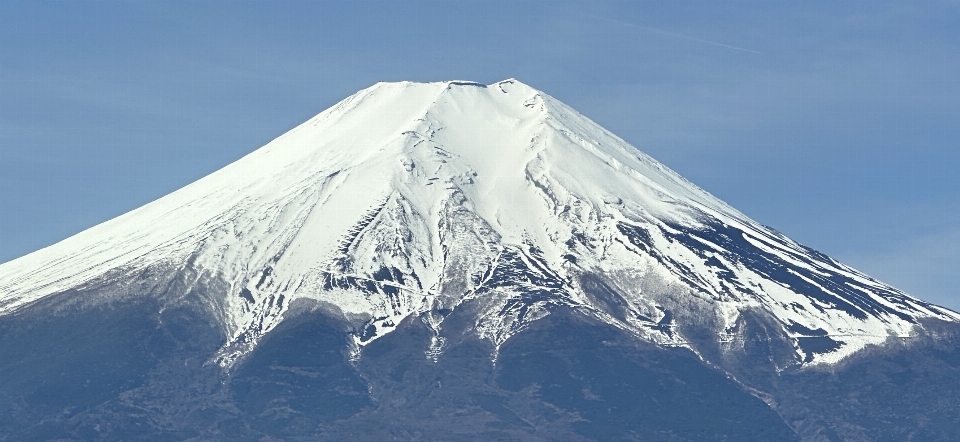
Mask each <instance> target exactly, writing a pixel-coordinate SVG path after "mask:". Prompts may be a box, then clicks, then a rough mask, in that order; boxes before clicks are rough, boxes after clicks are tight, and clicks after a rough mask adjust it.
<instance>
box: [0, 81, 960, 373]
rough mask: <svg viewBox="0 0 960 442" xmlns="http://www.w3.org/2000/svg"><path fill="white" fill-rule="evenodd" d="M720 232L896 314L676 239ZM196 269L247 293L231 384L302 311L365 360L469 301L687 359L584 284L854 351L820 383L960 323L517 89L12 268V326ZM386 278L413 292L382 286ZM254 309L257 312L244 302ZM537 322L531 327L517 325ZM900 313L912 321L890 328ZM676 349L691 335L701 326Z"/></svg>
mask: <svg viewBox="0 0 960 442" xmlns="http://www.w3.org/2000/svg"><path fill="white" fill-rule="evenodd" d="M707 220H709V222H708V221H707ZM624 223H626V224H627V225H631V226H638V227H642V228H643V229H646V230H645V231H648V232H649V234H650V235H651V237H650V243H649V244H648V245H645V246H644V245H638V244H631V243H630V240H629V238H627V237H626V236H625V234H624V233H622V232H621V231H620V230H618V229H619V227H618V226H621V225H623V224H624ZM716 225H723V226H727V227H729V228H730V229H735V230H736V231H739V232H742V233H743V240H744V241H745V242H746V243H748V244H750V245H752V247H754V248H755V249H756V250H757V251H758V252H757V253H762V254H764V256H768V257H772V258H769V259H775V260H779V262H783V263H787V264H788V265H789V267H790V269H791V271H794V273H795V275H796V276H797V277H799V278H801V279H802V280H804V281H806V282H807V283H808V284H809V285H810V286H812V287H817V288H818V289H817V291H822V292H823V293H825V294H826V295H830V296H836V297H841V298H842V297H844V296H845V295H844V294H842V293H834V292H831V290H832V289H831V288H828V287H825V286H823V285H822V284H821V283H820V282H818V281H817V280H814V279H811V278H815V277H816V276H815V275H820V277H823V278H829V277H837V278H845V279H844V280H846V281H851V283H848V285H849V288H850V290H855V291H856V292H857V293H862V295H863V297H865V299H866V298H869V301H863V302H864V303H866V304H864V305H868V306H873V305H881V306H882V307H877V311H876V312H869V314H866V315H860V313H858V312H856V311H853V312H852V311H845V310H844V309H842V308H839V307H837V306H832V305H830V304H829V303H824V302H822V301H819V300H817V299H814V298H812V297H811V296H810V294H809V293H798V292H796V291H795V290H794V289H793V288H791V287H788V286H787V285H785V284H784V283H783V282H782V281H776V280H774V279H773V276H771V275H769V274H767V273H769V272H767V273H765V271H763V270H758V269H756V268H753V267H751V266H752V265H753V264H749V263H748V262H746V261H743V260H740V259H738V258H736V256H734V255H730V254H729V251H725V250H724V246H723V245H721V244H718V243H717V242H715V241H713V240H711V239H709V238H705V237H698V236H691V239H692V240H694V241H696V242H697V244H699V245H698V246H697V247H693V248H691V247H692V246H690V245H689V244H688V243H685V242H681V241H678V240H676V239H675V238H676V237H677V235H688V233H686V232H687V230H689V231H705V230H704V229H707V228H713V227H714V226H716ZM688 236H689V235H688ZM735 239H736V238H735ZM643 247H652V248H653V250H652V251H651V250H643ZM507 249H510V250H514V249H516V250H525V251H527V252H522V253H520V254H519V255H518V256H519V257H520V262H521V264H518V265H521V266H522V267H524V268H526V269H527V270H528V271H529V272H531V274H532V275H534V276H535V277H536V278H543V279H544V280H551V279H554V280H556V281H559V282H558V283H559V284H561V285H562V286H563V288H562V289H557V288H556V287H540V288H541V289H543V290H545V291H548V292H551V293H554V294H555V295H556V298H555V299H553V300H547V301H536V302H532V301H524V300H523V296H524V293H523V290H519V289H517V287H519V286H515V287H513V289H507V288H495V287H494V288H490V287H485V286H484V285H483V283H482V282H477V281H481V278H480V275H483V274H488V275H489V274H492V272H493V271H494V269H495V268H496V267H497V265H498V263H500V261H501V259H502V252H503V251H504V250H507ZM533 250H535V251H536V252H533ZM703 250H707V251H708V252H703ZM533 254H538V255H539V258H536V259H534V258H533ZM657 254H659V255H660V256H661V257H660V258H657V257H656V256H655V255H657ZM569 256H574V257H575V261H576V264H575V265H571V264H570V263H569V258H568V257H569ZM709 258H713V260H712V261H710V262H714V263H719V265H720V267H716V265H711V264H708V260H709ZM541 259H542V263H541V262H540V261H539V260H541ZM189 260H192V261H190V262H192V263H193V264H192V265H194V266H197V267H198V269H199V270H200V271H201V272H203V273H205V274H208V275H215V276H216V277H218V278H221V279H223V280H224V281H227V282H229V284H230V286H231V293H224V294H222V296H223V299H224V304H225V306H226V307H225V309H224V312H223V318H222V320H223V322H224V326H225V327H226V328H227V329H228V330H230V332H231V334H232V336H233V338H234V339H235V341H236V342H240V341H241V340H240V337H241V336H242V337H244V339H243V342H247V343H249V344H248V345H246V346H241V345H239V344H238V345H235V346H230V347H229V348H225V349H224V351H223V353H222V361H225V362H223V363H224V364H227V365H228V364H229V363H230V362H229V361H232V360H235V359H236V358H237V357H239V356H240V355H242V353H244V352H245V351H249V349H250V348H252V346H253V345H255V344H256V342H257V340H258V339H259V337H261V336H262V335H263V334H265V333H269V331H270V330H271V329H272V328H273V327H275V326H276V325H277V324H279V322H280V321H282V318H283V313H284V312H285V311H286V308H287V306H289V305H290V302H291V301H292V300H293V299H296V298H298V297H300V298H309V299H315V300H318V301H323V302H326V303H329V304H331V305H334V306H336V307H337V308H338V309H339V310H340V311H341V312H343V313H344V314H345V315H349V316H350V317H351V318H365V319H362V320H365V321H368V322H369V324H371V325H372V326H373V328H374V329H376V334H375V335H374V336H373V337H372V338H370V340H362V339H357V340H356V342H357V345H360V346H362V345H365V344H366V343H369V342H371V340H372V339H376V338H377V337H379V336H382V335H383V334H385V333H389V331H390V330H392V328H393V327H394V326H395V325H396V324H398V323H399V322H400V321H402V320H403V319H404V318H406V317H408V316H410V315H417V314H420V313H425V312H427V313H429V312H431V311H432V310H434V309H437V308H439V307H438V306H440V307H443V308H455V307H456V306H457V305H459V304H460V303H462V302H464V301H465V300H470V299H480V300H481V301H483V302H486V305H487V307H486V310H483V312H484V313H481V315H480V316H479V317H478V319H477V333H479V334H480V335H481V337H486V338H489V339H490V340H491V341H492V342H494V344H495V345H499V344H502V343H503V342H504V341H505V340H506V339H509V337H510V336H512V335H513V334H515V333H516V332H517V331H519V330H521V329H522V328H523V327H525V326H526V325H527V324H529V323H531V322H532V321H535V320H537V319H538V318H540V317H542V316H543V315H546V314H547V313H546V311H547V310H545V309H544V306H545V305H546V304H545V303H550V302H554V303H568V304H569V303H574V304H578V305H579V306H581V307H584V308H586V310H588V311H593V312H594V313H595V314H596V315H597V317H599V318H601V319H602V320H604V321H606V322H610V323H612V324H614V325H616V326H617V327H619V328H622V329H625V330H630V331H632V332H634V333H636V334H637V335H638V336H639V337H641V338H643V339H647V340H651V341H653V342H657V343H660V344H665V345H666V344H669V345H687V344H686V343H685V341H684V340H683V338H682V336H680V335H678V334H677V333H667V332H664V331H658V330H660V329H658V328H656V327H653V326H652V325H651V323H650V321H645V320H637V319H634V318H633V317H632V316H629V315H628V316H626V319H617V317H615V315H611V314H609V313H606V312H605V310H604V309H603V308H601V306H597V305H591V302H592V301H590V300H589V298H588V297H585V296H582V295H581V294H579V293H578V290H580V288H579V287H578V286H577V283H576V282H575V281H576V277H577V275H578V274H582V273H585V272H595V273H598V274H603V275H613V274H618V275H634V276H631V277H630V278H636V280H637V281H639V280H642V279H643V278H648V279H649V278H652V277H653V276H652V275H656V278H660V279H662V280H664V281H667V282H668V284H672V286H675V287H684V290H687V291H689V292H690V293H693V295H695V296H698V297H702V298H703V299H709V300H710V301H709V302H710V303H712V304H711V305H712V308H713V309H714V310H715V312H716V315H717V317H718V318H720V319H719V321H720V323H721V324H720V328H719V329H718V330H717V333H718V339H725V338H724V336H726V335H725V333H727V330H728V329H730V327H732V324H733V323H735V322H736V319H737V318H738V317H739V312H742V311H744V310H746V309H760V310H763V311H765V312H767V314H769V315H771V316H773V317H774V318H775V319H776V320H777V321H779V322H781V323H782V324H784V326H785V327H787V326H788V325H789V324H794V323H796V324H800V325H802V326H804V327H807V328H809V329H823V330H825V331H826V332H827V333H828V335H829V336H835V337H837V340H838V341H840V342H842V346H841V347H840V348H839V349H836V350H834V351H832V352H827V353H821V354H815V355H814V357H813V359H812V360H813V363H814V364H818V363H823V364H832V363H836V362H838V361H840V360H842V359H843V358H844V357H846V356H848V355H849V354H852V353H853V352H855V351H857V350H859V349H861V348H864V347H865V346H867V345H870V344H880V343H882V342H883V341H884V340H885V339H887V338H888V337H889V336H909V335H911V334H915V333H916V332H917V327H918V325H917V320H918V319H920V318H939V319H943V320H948V321H956V320H958V319H960V315H957V314H955V313H953V312H950V311H948V310H946V309H942V308H938V309H937V310H931V309H929V308H927V307H926V304H925V303H923V302H922V301H919V300H916V299H915V298H912V297H909V296H908V295H906V294H904V293H902V292H900V291H898V290H896V289H894V288H892V287H888V286H886V285H884V284H882V283H879V282H877V281H875V280H873V279H871V278H869V277H867V276H866V275H862V274H860V273H859V272H857V271H856V270H854V269H851V268H849V267H847V266H844V265H842V264H840V263H836V262H835V261H832V260H829V259H823V258H821V257H818V256H814V255H811V254H810V253H809V252H808V251H807V250H806V249H804V248H803V247H802V246H800V245H799V244H796V243H794V242H793V241H790V240H789V239H787V238H784V237H783V236H782V235H780V234H779V233H776V232H774V231H771V230H770V229H768V228H766V227H764V226H761V225H760V224H758V223H756V222H754V221H752V220H750V219H749V218H747V217H746V216H745V215H743V214H742V213H740V212H738V211H737V210H735V209H733V208H732V207H730V206H728V205H727V204H726V203H724V202H722V201H720V200H719V199H717V198H715V197H713V196H712V195H710V194H709V193H707V192H706V191H704V190H702V189H700V188H699V187H697V186H695V185H693V184H692V183H690V182H689V181H687V180H685V179H684V178H683V177H681V176H679V175H678V174H676V173H675V172H673V171H672V170H670V169H669V168H667V167H666V166H664V165H662V164H660V163H659V162H657V161H656V160H654V159H653V158H651V157H649V156H647V155H646V154H644V153H642V152H640V151H639V150H637V149H636V148H634V147H633V146H631V145H629V144H628V143H626V142H625V141H623V140H622V139H620V138H618V137H616V136H615V135H613V134H611V133H610V132H608V131H606V130H605V129H603V128H601V127H600V126H598V125H597V124H596V123H594V122H593V121H591V120H589V119H588V118H586V117H584V116H583V115H581V114H579V113H578V112H576V111H575V110H573V109H571V108H569V107H568V106H566V105H564V104H563V103H561V102H559V101H558V100H556V99H554V98H553V97H551V96H549V95H547V94H545V93H543V92H540V91H537V90H535V89H533V88H531V87H529V86H527V85H525V84H523V83H521V82H519V81H517V80H514V79H510V80H505V81H502V82H499V83H495V84H492V85H482V84H478V83H473V82H465V81H451V82H436V83H412V82H401V83H378V84H376V85H374V86H372V87H370V88H368V89H365V90H362V91H360V92H358V93H356V94H354V95H352V96H350V97H348V98H346V99H345V100H343V101H341V102H340V103H338V104H337V105H335V106H333V107H331V108H330V109H327V110H325V111H323V112H322V113H320V114H319V115H317V116H315V117H314V118H311V119H310V120H308V121H307V122H305V123H303V124H301V125H299V126H297V127H296V128H294V129H292V130H290V131H289V132H287V133H285V134H284V135H282V136H280V137H278V138H277V139H275V140H273V141H271V142H270V143H268V144H267V145H265V146H263V147H262V148H260V149H258V150H256V151H254V152H253V153H251V154H249V155H247V156H245V157H244V158H242V159H240V160H238V161H236V162H234V163H232V164H230V165H228V166H226V167H224V168H223V169H221V170H219V171H217V172H215V173H213V174H211V175H209V176H207V177H205V178H203V179H201V180H199V181H197V182H195V183H193V184H190V185H188V186H186V187H184V188H182V189H180V190H178V191H176V192H174V193H171V194H170V195H167V196H165V197H163V198H161V199H159V200H157V201H154V202H152V203H150V204H147V205H146V206H143V207H141V208H139V209H136V210H134V211H131V212H129V213H127V214H125V215H122V216H120V217H118V218H115V219H113V220H110V221H107V222H105V223H103V224H100V225H98V226H95V227H93V228H91V229H88V230H86V231H84V232H81V233H79V234H77V235H75V236H73V237H70V238H67V239H66V240H64V241H62V242H60V243H57V244H54V245H52V246H50V247H47V248H45V249H42V250H39V251H37V252H34V253H31V254H29V255H27V256H24V257H22V258H19V259H16V260H13V261H10V262H7V263H4V264H2V265H0V315H4V314H10V313H12V312H16V311H17V310H18V309H21V308H24V307H25V306H27V305H30V304H31V303H33V302H35V301H37V300H39V299H41V298H44V297H46V296H50V295H52V294H56V293H60V292H63V291H65V290H68V289H71V288H75V287H78V286H82V285H83V284H85V283H88V282H91V281H96V280H97V279H98V278H102V277H104V275H107V274H108V273H109V272H111V271H117V270H118V269H119V270H123V269H132V270H135V269H145V268H150V267H157V266H169V265H173V264H174V263H183V262H187V261H189ZM268 269H269V270H268ZM384 269H388V270H389V269H394V270H391V271H395V272H396V273H397V275H399V276H396V275H394V276H392V277H397V278H402V279H403V281H392V280H384V279H383V278H376V277H374V275H375V274H377V272H381V271H384ZM797 272H801V273H803V274H801V273H797ZM391 274H392V273H391ZM683 275H690V276H683ZM804 275H808V276H804ZM810 275H814V276H810ZM612 279H614V278H612V277H611V281H612ZM628 279H629V278H628ZM330 281H335V282H336V284H338V285H337V286H336V287H331V286H330V284H331V282H330ZM364 281H367V282H364ZM391 281H392V282H391ZM685 281H686V282H685ZM691 281H692V282H691ZM365 284H366V285H365ZM371 284H372V285H371ZM691 284H692V286H691ZM738 284H739V285H738ZM364 287H365V288H364ZM751 287H752V288H756V290H753V289H748V288H751ZM621 289H622V290H624V291H625V292H629V291H631V290H632V289H631V288H629V287H625V286H622V287H621ZM242 290H247V292H246V293H249V294H250V296H251V297H252V298H253V300H252V304H251V301H250V300H248V299H244V297H242V296H238V295H237V294H238V293H240V292H241V291H242ZM558 290H561V291H560V292H558ZM561 292H562V293H565V294H562V293H561ZM677 293H680V292H677ZM684 293H686V292H684ZM826 295H824V296H826ZM281 296H282V297H283V298H282V299H285V300H286V302H283V303H281V302H279V301H278V300H279V299H281ZM650 296H651V295H650V294H648V293H639V292H637V293H633V294H632V295H630V296H629V297H628V298H629V299H628V304H629V306H628V308H630V309H632V310H631V311H632V312H633V313H635V314H641V313H644V314H652V313H651V312H660V311H661V310H662V309H663V308H664V307H663V306H662V305H660V304H658V301H656V300H655V299H654V298H651V297H650ZM676 296H681V295H676ZM683 296H687V295H683ZM858 296H859V295H858ZM698 299H699V298H698ZM518 302H525V303H527V305H529V306H530V309H529V310H527V309H523V312H521V311H520V310H516V309H511V306H515V305H518V304H517V303H518ZM531 302H532V303H531ZM697 302H708V301H697ZM680 304H682V303H680ZM897 309H900V311H901V312H902V313H905V314H906V315H907V316H908V317H909V318H912V319H911V320H906V319H903V318H901V317H899V316H897V315H894V314H891V313H890V312H889V310H897ZM848 310H849V309H848ZM504 312H506V313H504ZM524 312H526V313H524ZM524 315H526V316H524ZM661 316H662V313H661ZM429 317H430V318H433V319H431V320H429V321H428V322H429V324H428V325H430V327H431V328H432V329H433V330H434V331H435V333H436V334H437V336H436V337H435V339H434V345H433V346H432V347H431V349H430V350H429V351H428V357H431V358H436V357H439V354H440V353H441V352H442V347H443V337H442V336H441V335H440V334H441V333H442V319H441V318H436V317H434V316H429ZM644 317H646V316H644ZM656 320H659V319H656ZM653 325H656V324H653ZM677 329H678V330H680V333H681V334H682V324H680V325H679V326H678V328H677ZM785 330H786V328H785ZM791 336H794V337H799V335H796V334H795V333H794V334H792V335H791ZM797 352H798V358H799V359H801V360H802V359H803V358H804V357H805V353H804V351H803V350H802V349H801V348H800V347H799V346H798V347H797Z"/></svg>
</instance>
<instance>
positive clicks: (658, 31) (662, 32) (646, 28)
mask: <svg viewBox="0 0 960 442" xmlns="http://www.w3.org/2000/svg"><path fill="white" fill-rule="evenodd" d="M590 18H592V19H594V20H600V21H605V22H608V23H615V24H618V25H621V26H627V27H631V28H635V29H642V30H644V31H647V32H653V33H656V34H660V35H665V36H668V37H673V38H678V39H681V40H688V41H693V42H697V43H703V44H706V45H710V46H716V47H718V48H725V49H732V50H735V51H743V52H749V53H751V54H763V52H760V51H755V50H753V49H747V48H742V47H740V46H733V45H728V44H726V43H721V42H719V41H714V40H706V39H702V38H698V37H694V36H691V35H686V34H679V33H676V32H671V31H666V30H663V29H658V28H652V27H650V26H644V25H640V24H636V23H631V22H626V21H623V20H614V19H612V18H606V17H597V16H594V17H590Z"/></svg>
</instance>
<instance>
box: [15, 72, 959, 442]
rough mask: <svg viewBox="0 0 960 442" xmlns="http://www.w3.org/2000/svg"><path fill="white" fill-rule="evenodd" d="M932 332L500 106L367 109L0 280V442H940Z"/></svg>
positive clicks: (323, 121)
mask: <svg viewBox="0 0 960 442" xmlns="http://www.w3.org/2000/svg"><path fill="white" fill-rule="evenodd" d="M958 331H960V314H958V313H956V312H953V311H951V310H948V309H946V308H943V307H939V306H935V305H932V304H929V303H926V302H923V301H921V300H919V299H916V298H914V297H912V296H909V295H907V294H906V293H903V292H901V291H899V290H897V289H896V288H893V287H890V286H888V285H886V284H883V283H882V282H879V281H877V280H875V279H873V278H871V277H869V276H867V275H865V274H863V273H861V272H858V271H857V270H855V269H852V268H850V267H848V266H846V265H844V264H841V263H839V262H837V261H834V260H832V259H831V258H829V257H827V256H825V255H823V254H821V253H819V252H816V251H814V250H812V249H810V248H807V247H804V246H802V245H800V244H798V243H796V242H794V241H792V240H790V239H789V238H787V237H786V236H784V235H783V234H781V233H779V232H777V231H775V230H773V229H771V228H769V227H766V226H763V225H760V224H758V223H757V222H755V221H753V220H750V219H749V218H748V217H746V216H745V215H743V214H742V213H740V212H738V211H737V210H736V209H734V208H732V207H730V206H729V205H727V204H725V203H724V202H722V201H720V200H719V199H717V198H715V197H714V196H712V195H710V194H709V193H707V192H706V191H704V190H702V189H700V188H699V187H697V186H695V185H694V184H692V183H690V182H689V181H687V180H685V179H684V178H682V177H681V176H679V175H678V174H677V173H675V172H673V171H672V170H670V169H669V168H667V167H666V166H664V165H662V164H660V163H659V162H657V161H656V160H654V159H652V158H651V157H649V156H647V155H645V154H643V153H642V152H640V151H638V150H637V149H635V148H634V147H632V146H630V145H629V144H628V143H626V142H624V141H623V140H621V139H620V138H618V137H616V136H615V135H613V134H611V133H610V132H608V131H606V130H605V129H603V128H601V127H600V126H598V125H597V124H596V123H594V122H592V121H591V120H589V119H588V118H586V117H584V116H582V115H580V114H579V113H578V112H576V111H575V110H573V109H571V108H569V107H568V106H566V105H564V104H563V103H561V102H559V101H558V100H556V99H554V98H552V97H550V96H549V95H546V94H544V93H542V92H540V91H537V90H535V89H533V88H531V87H529V86H527V85H525V84H523V83H521V82H519V81H517V80H512V79H511V80H506V81H502V82H499V83H495V84H491V85H483V84H479V83H474V82H467V81H451V82H440V83H426V84H423V83H410V82H401V83H379V84H377V85H374V86H372V87H370V88H368V89H365V90H362V91H360V92H358V93H356V94H354V95H353V96H351V97H348V98H347V99H345V100H343V101H341V102H340V103H338V104H337V105H335V106H333V107H331V108H330V109H327V110H326V111H324V112H322V113H320V114H319V115H317V116H316V117H314V118H312V119H310V120H309V121H307V122H305V123H303V124H301V125H300V126H298V127H296V128H294V129H293V130H291V131H289V132H287V133H286V134H284V135H282V136H281V137H279V138H277V139H276V140H274V141H272V142H270V143H269V144H267V145H266V146H264V147H262V148H260V149H258V150H256V151H255V152H253V153H251V154H249V155H247V156H246V157H244V158H242V159H240V160H238V161H236V162H234V163H233V164H230V165H228V166H227V167H225V168H223V169H221V170H219V171H217V172H214V173H213V174H211V175H209V176H207V177H205V178H203V179H201V180H199V181H197V182H195V183H193V184H190V185H188V186H186V187H184V188H182V189H180V190H178V191H176V192H174V193H172V194H170V195H167V196H165V197H163V198H161V199H159V200H157V201H154V202H152V203H150V204H147V205H146V206H143V207H141V208H139V209H136V210H134V211H132V212H129V213H127V214H125V215H122V216H120V217H118V218H115V219H113V220H110V221H108V222H105V223H103V224H101V225H98V226H96V227H93V228H91V229H89V230H86V231H84V232H81V233H79V234H77V235H75V236H73V237H71V238H68V239H66V240H64V241H62V242H60V243H58V244H55V245H53V246H50V247H47V248H45V249H42V250H39V251H37V252H34V253H32V254H29V255H27V256H24V257H22V258H19V259H16V260H13V261H10V262H8V263H5V264H2V265H0V361H2V362H0V378H2V379H3V383H4V388H2V389H0V433H2V434H6V435H7V436H0V440H23V439H33V440H45V439H68V440H69V439H77V440H89V439H98V440H107V439H116V440H124V439H143V438H146V439H158V438H169V439H176V440H189V439H197V440H211V439H214V440H237V439H250V440H253V439H258V440H274V439H285V440H301V439H302V440H316V439H329V440H333V439H358V440H370V439H386V440H391V439H393V440H461V439H462V440H793V439H798V440H799V439H803V440H885V439H889V440H907V439H911V438H913V439H922V440H950V437H952V435H953V434H954V433H955V429H957V428H960V399H958V398H960V395H957V394H956V393H958V392H960V371H958V370H960V350H957V343H958V342H960V341H958V340H957V334H958Z"/></svg>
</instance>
